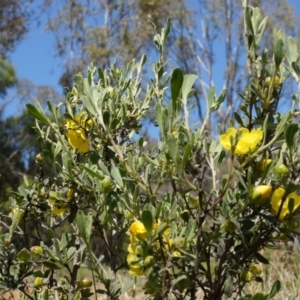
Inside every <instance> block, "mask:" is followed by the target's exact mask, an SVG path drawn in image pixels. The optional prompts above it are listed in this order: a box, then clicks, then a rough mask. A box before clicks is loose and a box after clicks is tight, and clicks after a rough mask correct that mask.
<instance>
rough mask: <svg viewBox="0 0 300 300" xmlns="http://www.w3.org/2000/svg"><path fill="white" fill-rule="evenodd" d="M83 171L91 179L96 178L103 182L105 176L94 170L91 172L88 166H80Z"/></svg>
mask: <svg viewBox="0 0 300 300" xmlns="http://www.w3.org/2000/svg"><path fill="white" fill-rule="evenodd" d="M81 166H82V168H83V169H85V170H86V171H87V172H88V173H89V174H90V175H91V176H92V177H94V178H97V179H99V180H103V179H104V178H105V176H104V175H103V174H100V173H98V172H96V171H94V170H92V169H91V168H89V167H88V166H85V165H81Z"/></svg>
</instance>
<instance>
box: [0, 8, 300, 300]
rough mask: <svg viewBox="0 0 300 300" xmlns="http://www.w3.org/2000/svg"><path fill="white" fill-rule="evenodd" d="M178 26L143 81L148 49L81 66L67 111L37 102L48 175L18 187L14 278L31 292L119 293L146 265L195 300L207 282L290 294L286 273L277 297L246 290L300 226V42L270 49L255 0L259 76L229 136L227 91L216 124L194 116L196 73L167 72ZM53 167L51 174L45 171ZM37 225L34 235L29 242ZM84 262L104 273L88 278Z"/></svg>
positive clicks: (10, 268) (253, 62)
mask: <svg viewBox="0 0 300 300" xmlns="http://www.w3.org/2000/svg"><path fill="white" fill-rule="evenodd" d="M170 25H171V21H170V20H168V22H167V25H166V28H165V29H163V30H162V31H161V33H160V34H158V33H156V35H155V37H154V42H155V45H156V47H157V49H158V52H159V60H158V62H156V63H154V64H153V74H154V77H153V78H151V79H150V80H148V79H147V78H142V74H143V73H142V69H143V65H144V64H145V61H146V56H143V57H142V58H141V60H140V61H139V62H136V61H135V60H133V61H132V62H131V63H129V64H128V65H126V66H124V67H122V68H120V69H117V68H116V66H115V65H113V66H112V67H111V68H110V69H107V70H102V69H101V68H96V67H95V66H93V65H91V66H90V67H89V69H88V74H87V76H86V77H84V76H83V75H82V74H77V75H75V77H74V87H73V89H72V90H71V91H70V92H69V93H68V94H67V96H66V99H65V103H64V105H65V108H66V112H65V113H64V114H63V115H62V113H61V109H60V108H61V106H62V105H63V104H62V103H61V104H59V105H57V106H53V105H51V103H50V102H48V110H49V113H50V115H51V117H49V116H48V115H47V114H46V113H45V111H44V110H43V109H42V107H41V106H40V105H39V103H38V102H36V104H35V105H31V104H27V109H28V112H29V113H30V114H31V115H32V116H34V117H35V119H36V130H37V132H38V134H39V142H40V145H41V148H42V152H41V154H39V155H38V156H37V163H38V164H39V165H40V169H41V172H40V173H39V175H37V176H36V178H35V179H34V180H33V181H29V180H28V179H26V178H24V184H23V186H21V187H20V188H19V190H18V192H17V193H15V194H14V195H13V196H12V199H11V202H12V209H11V213H10V215H9V216H6V220H11V222H10V223H9V225H8V226H7V230H6V228H4V229H3V233H2V234H1V244H0V247H1V252H0V259H1V262H2V266H3V267H2V269H1V270H0V283H1V288H3V289H7V290H9V289H17V288H18V289H20V290H21V291H22V292H23V293H24V294H25V295H27V297H28V298H31V299H50V297H52V296H53V295H54V296H55V297H56V299H57V298H58V296H60V297H61V298H60V299H78V298H80V297H81V299H85V298H88V297H89V296H91V295H93V294H106V295H107V297H108V298H109V299H118V297H119V296H120V295H122V294H124V293H125V292H128V291H130V290H131V291H132V290H133V291H134V288H135V279H136V277H138V276H144V277H145V278H146V280H145V282H144V285H143V290H144V292H145V294H147V295H149V297H150V298H152V299H173V298H174V299H195V298H196V294H198V292H199V291H200V290H201V291H202V293H203V295H204V296H203V298H204V299H211V300H213V299H214V300H217V299H222V297H223V296H227V297H233V298H234V299H240V300H242V299H270V298H272V297H273V296H274V295H275V294H276V293H277V292H278V291H279V289H280V283H279V282H278V281H276V282H275V283H274V285H273V288H272V289H271V291H270V292H269V293H268V294H263V293H257V294H255V295H249V294H246V295H245V294H243V289H244V287H245V286H246V285H247V283H248V282H250V281H254V280H256V281H257V282H262V281H263V278H262V277H260V276H261V273H262V269H263V268H264V266H263V265H264V264H268V260H267V258H265V257H264V256H263V250H264V249H265V248H268V247H270V248H278V247H279V246H278V245H279V242H280V241H281V240H282V239H283V238H284V239H290V238H291V237H292V235H293V233H297V229H298V222H297V218H296V217H297V215H298V211H299V206H300V196H299V195H298V193H297V191H298V181H297V178H298V176H299V170H300V169H299V167H300V165H299V153H298V150H297V144H298V138H299V125H298V123H296V122H295V117H296V116H297V114H298V105H299V98H298V96H293V103H292V106H291V107H290V109H289V112H288V113H287V114H286V115H281V114H280V112H279V111H278V109H277V108H278V103H279V101H280V99H281V94H280V92H281V88H282V85H283V84H284V81H285V80H286V78H287V77H288V76H290V75H292V76H293V77H294V78H295V80H296V82H297V83H298V84H299V82H300V69H299V65H298V59H299V54H298V52H297V48H296V44H295V41H294V40H293V39H292V38H290V37H288V38H286V37H285V35H284V33H283V32H282V31H278V32H276V33H275V35H274V55H273V56H272V57H269V55H268V52H267V50H262V51H260V50H259V43H260V41H261V39H262V36H263V33H264V29H265V26H266V18H265V19H262V18H261V15H260V11H259V9H258V8H253V7H246V8H245V40H246V48H247V66H248V72H249V85H248V86H246V87H245V92H244V93H241V98H242V102H241V105H240V111H239V112H234V113H233V116H234V119H235V120H230V122H229V124H228V126H226V127H227V129H224V131H222V130H221V132H220V136H219V137H218V136H216V135H215V134H213V133H212V132H211V133H210V132H208V131H207V128H208V127H207V126H208V122H209V120H210V117H211V116H212V115H213V113H214V112H215V111H218V110H219V109H220V106H221V104H222V102H223V101H224V99H225V97H226V90H224V91H222V93H221V94H220V96H215V89H214V88H211V89H210V91H209V96H208V101H207V103H206V118H205V120H206V121H205V122H204V123H203V124H201V126H198V127H197V126H196V127H192V126H191V125H190V123H191V114H192V107H191V105H190V104H189V103H190V101H189V99H190V97H192V95H193V85H194V83H195V81H196V79H197V78H196V76H195V75H192V74H186V75H184V74H183V72H182V70H181V69H179V68H175V69H173V70H172V71H171V72H170V73H169V72H167V71H166V70H167V60H165V58H164V56H163V50H164V45H165V41H166V38H167V35H168V33H169V31H170ZM146 82H148V84H147V85H146V84H145V83H146ZM153 103H155V104H154V115H155V116H154V118H155V122H156V124H157V126H158V128H159V137H158V138H157V140H158V141H157V144H156V145H154V146H153V147H149V146H147V140H146V139H145V138H144V137H143V136H141V135H138V132H139V131H140V130H141V128H142V127H143V126H145V122H143V120H144V118H145V117H146V116H148V115H149V112H150V109H151V107H152V105H153ZM296 107H297V108H296ZM45 164H48V165H50V166H51V172H48V171H47V172H42V170H43V168H45ZM48 169H49V166H47V170H48ZM26 224H30V225H31V228H34V229H33V230H31V232H27V231H26V228H27V227H26ZM27 236H30V237H32V238H33V239H34V242H35V245H31V246H33V247H31V249H30V251H29V250H27V249H26V248H24V249H18V250H17V249H16V247H15V245H14V242H15V241H16V240H17V239H20V238H21V237H25V238H26V237H27ZM98 243H99V245H102V248H103V249H102V250H100V251H99V249H98V248H97V247H96V246H97V244H98ZM124 251H125V253H124ZM85 268H86V269H88V270H89V271H90V275H89V276H91V278H89V277H84V278H83V277H82V276H81V269H85ZM124 273H125V274H127V273H129V275H131V276H122V275H123V274H124ZM29 278H31V281H28V280H29ZM124 278H125V279H124ZM98 283H101V284H102V286H101V288H100V287H99V285H97V284H98ZM28 287H29V288H30V287H31V288H32V290H30V289H29V290H28ZM133 293H134V292H133Z"/></svg>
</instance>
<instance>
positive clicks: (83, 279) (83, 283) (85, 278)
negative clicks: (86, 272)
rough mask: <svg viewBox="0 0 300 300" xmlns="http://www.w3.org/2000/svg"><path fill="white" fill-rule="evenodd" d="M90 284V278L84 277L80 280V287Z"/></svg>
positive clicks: (86, 286)
mask: <svg viewBox="0 0 300 300" xmlns="http://www.w3.org/2000/svg"><path fill="white" fill-rule="evenodd" d="M92 284H93V282H92V280H91V279H90V278H87V277H84V278H82V279H81V280H80V287H82V288H88V287H91V286H92Z"/></svg>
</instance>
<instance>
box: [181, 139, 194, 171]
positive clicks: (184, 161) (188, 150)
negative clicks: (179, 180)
mask: <svg viewBox="0 0 300 300" xmlns="http://www.w3.org/2000/svg"><path fill="white" fill-rule="evenodd" d="M191 152H192V145H191V144H190V143H188V144H187V145H186V146H185V148H184V153H183V157H182V164H181V172H182V173H183V172H184V168H185V166H186V164H187V162H188V160H189V158H190V154H191Z"/></svg>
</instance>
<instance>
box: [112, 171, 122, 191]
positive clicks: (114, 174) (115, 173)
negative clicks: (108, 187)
mask: <svg viewBox="0 0 300 300" xmlns="http://www.w3.org/2000/svg"><path fill="white" fill-rule="evenodd" d="M111 176H112V177H113V179H114V180H115V181H116V183H117V184H118V185H119V187H121V188H122V187H123V180H122V176H121V173H120V171H119V169H118V168H117V167H116V166H114V167H113V168H112V170H111Z"/></svg>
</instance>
